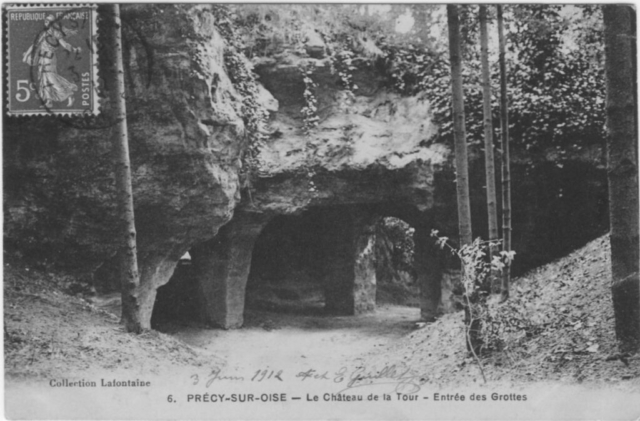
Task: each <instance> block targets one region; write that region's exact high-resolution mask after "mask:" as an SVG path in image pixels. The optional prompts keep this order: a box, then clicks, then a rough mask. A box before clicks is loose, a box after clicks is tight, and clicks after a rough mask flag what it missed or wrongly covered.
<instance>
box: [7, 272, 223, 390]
mask: <svg viewBox="0 0 640 421" xmlns="http://www.w3.org/2000/svg"><path fill="white" fill-rule="evenodd" d="M79 288H80V286H79V284H77V283H75V281H74V279H73V278H72V277H70V276H66V275H61V274H55V273H44V272H42V271H39V270H35V269H33V268H29V267H25V266H23V265H18V264H15V267H14V265H12V264H9V263H5V266H4V352H5V375H6V376H7V378H13V379H19V378H29V379H36V378H53V377H56V376H61V375H64V376H67V377H81V376H82V374H83V373H86V372H87V371H89V370H91V371H94V372H95V371H110V372H112V371H119V370H126V371H128V372H134V373H135V372H141V373H158V372H160V370H164V369H166V368H167V367H169V368H170V367H172V366H175V367H185V366H201V365H203V364H205V363H207V362H211V361H212V359H213V360H215V357H213V356H211V355H206V354H205V353H203V352H202V351H200V350H194V349H192V348H191V347H189V346H188V345H186V344H184V343H183V342H182V341H180V340H178V339H175V338H173V337H171V336H169V335H165V334H162V333H159V332H156V331H149V332H145V333H143V334H141V335H133V334H127V333H125V332H124V329H123V328H122V327H121V326H120V325H119V323H118V317H117V316H115V315H114V314H112V313H110V312H107V311H104V310H102V309H100V308H99V307H97V306H96V305H95V304H93V303H92V302H91V300H90V299H89V298H85V297H84V296H83V295H82V293H81V292H77V293H76V294H75V295H70V293H73V292H76V291H77V290H78V289H79Z"/></svg>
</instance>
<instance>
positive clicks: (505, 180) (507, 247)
mask: <svg viewBox="0 0 640 421" xmlns="http://www.w3.org/2000/svg"><path fill="white" fill-rule="evenodd" d="M497 7H498V44H499V46H500V135H501V136H502V250H503V251H507V252H508V251H511V168H510V162H509V100H508V98H507V66H506V62H505V41H504V25H503V19H502V5H498V6H497ZM510 283H511V265H510V264H509V263H507V265H506V266H505V268H504V269H503V272H502V285H501V292H502V300H503V301H505V300H507V299H508V298H509V284H510Z"/></svg>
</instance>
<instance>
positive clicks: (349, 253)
mask: <svg viewBox="0 0 640 421" xmlns="http://www.w3.org/2000/svg"><path fill="white" fill-rule="evenodd" d="M382 216H393V217H396V218H399V219H402V220H403V221H406V222H407V223H409V224H410V225H411V226H412V227H414V229H415V233H414V243H415V253H416V255H415V262H414V267H415V271H416V275H417V278H418V283H419V287H420V291H421V292H420V303H421V306H420V307H421V317H422V318H423V319H424V320H433V319H435V317H436V316H437V315H438V312H439V311H440V304H441V281H442V276H443V272H444V271H445V266H446V264H445V263H444V262H443V260H442V258H441V256H442V254H443V253H442V252H441V251H440V250H438V249H437V247H436V246H435V242H434V241H433V238H431V237H430V236H429V234H430V230H431V228H433V226H432V224H431V222H432V221H431V220H430V219H429V215H425V214H424V213H423V212H420V211H419V210H418V209H416V208H415V207H411V206H407V205H399V204H384V203H383V204H371V205H331V206H314V207H312V208H309V209H307V210H305V211H304V212H301V213H300V214H298V215H297V216H295V215H279V216H273V215H266V214H260V213H250V212H242V211H236V213H235V215H234V217H233V218H232V219H231V221H230V222H229V223H227V224H226V225H224V226H223V227H222V228H221V229H220V230H219V232H218V234H217V235H216V236H215V237H214V238H213V239H211V240H209V241H206V242H204V243H200V244H197V245H195V246H193V247H192V248H191V249H190V251H189V252H190V255H191V265H190V268H189V272H190V274H189V276H191V277H192V279H193V281H192V282H193V283H194V284H193V285H190V284H187V283H184V284H183V287H184V292H185V293H189V294H191V295H192V297H190V298H189V301H188V303H189V304H188V305H193V306H195V307H197V309H198V310H197V314H198V318H199V320H200V321H202V322H204V323H205V324H208V325H212V326H216V327H221V328H224V329H234V328H239V327H241V326H242V324H243V322H244V310H245V303H246V302H245V301H246V299H247V283H248V281H249V277H250V274H251V273H252V271H253V275H256V273H255V272H256V271H263V272H267V273H262V274H261V275H263V276H264V277H271V278H273V279H275V278H277V277H278V276H281V274H279V273H278V271H279V270H282V269H283V268H284V265H285V264H286V261H287V259H291V258H293V256H294V255H295V254H296V253H297V254H298V258H301V259H303V260H305V261H306V262H305V263H306V264H307V265H309V267H310V271H311V272H313V273H314V276H315V277H316V280H317V282H318V284H320V285H321V288H322V290H323V291H322V292H323V297H324V311H325V312H326V313H328V314H332V315H356V314H362V313H366V312H370V311H374V310H375V306H376V288H377V279H376V269H375V224H376V222H377V221H378V220H379V219H380V218H381V217H382ZM296 221H298V222H296ZM300 221H302V223H300ZM296 223H297V224H298V225H299V226H295V224H296ZM296 229H297V230H301V233H298V235H297V239H296V240H295V241H293V243H292V244H286V241H288V240H287V236H286V235H283V233H286V231H287V230H289V231H292V230H293V231H295V230H296ZM269 236H272V237H274V238H271V239H270V240H269V239H267V240H269V241H265V237H269ZM259 238H261V240H260V241H259ZM265 250H267V251H268V252H265ZM269 271H271V272H272V273H268V272H269ZM179 272H180V271H178V272H177V273H179ZM182 272H184V271H182ZM181 282H182V281H181ZM193 295H195V297H196V298H195V300H194V299H193ZM190 310H192V309H190Z"/></svg>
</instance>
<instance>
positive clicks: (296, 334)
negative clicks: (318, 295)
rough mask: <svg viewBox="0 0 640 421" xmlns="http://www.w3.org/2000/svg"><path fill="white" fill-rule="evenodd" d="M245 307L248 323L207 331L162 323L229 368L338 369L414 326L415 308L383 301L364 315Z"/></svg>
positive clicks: (165, 328) (384, 345) (185, 340)
mask: <svg viewBox="0 0 640 421" xmlns="http://www.w3.org/2000/svg"><path fill="white" fill-rule="evenodd" d="M309 313H312V312H309V311H308V312H306V314H299V313H297V314H296V313H276V312H267V311H257V310H253V311H251V310H250V311H247V313H246V316H245V319H246V322H245V327H243V328H242V329H237V330H228V331H225V330H204V329H202V328H196V327H189V326H187V327H185V326H179V325H164V326H162V327H161V330H162V331H164V332H165V333H168V334H170V335H172V336H174V337H176V338H178V339H180V340H182V341H184V342H186V343H187V344H189V345H191V346H194V347H198V348H202V349H204V350H206V351H207V352H210V353H212V354H214V355H216V356H218V357H221V358H223V359H225V360H226V361H227V367H228V368H233V369H235V368H239V367H261V366H264V365H265V364H266V365H269V366H271V367H278V366H279V367H285V366H286V367H291V366H296V367H300V368H304V366H306V365H308V364H314V365H318V366H322V367H326V368H328V369H329V368H336V367H339V366H341V365H343V364H345V363H347V362H351V361H353V360H354V359H356V358H357V357H359V356H361V355H363V354H365V353H366V352H368V351H371V350H372V349H376V348H377V347H386V346H388V345H390V344H391V343H392V342H394V341H398V340H400V339H401V338H403V337H405V336H407V334H409V333H410V332H412V331H413V329H414V326H415V322H416V321H418V319H419V317H420V310H419V309H417V308H410V307H400V306H382V307H379V308H378V309H377V310H376V312H375V313H370V314H365V315H360V316H344V317H339V316H326V315H322V314H319V312H313V313H316V314H309Z"/></svg>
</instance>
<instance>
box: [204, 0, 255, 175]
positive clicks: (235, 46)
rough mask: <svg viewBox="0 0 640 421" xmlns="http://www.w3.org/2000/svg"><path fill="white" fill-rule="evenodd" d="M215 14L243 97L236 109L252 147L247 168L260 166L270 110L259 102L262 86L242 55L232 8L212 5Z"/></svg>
mask: <svg viewBox="0 0 640 421" xmlns="http://www.w3.org/2000/svg"><path fill="white" fill-rule="evenodd" d="M213 11H214V15H215V17H216V28H217V29H218V32H219V33H220V35H222V37H223V39H224V40H225V41H226V43H227V48H225V51H224V64H225V67H226V69H227V73H228V75H229V79H230V80H231V83H232V84H233V86H234V88H235V89H236V91H237V92H238V93H239V94H240V96H241V97H242V106H241V108H240V109H239V110H236V111H237V112H238V113H239V114H240V115H241V116H242V119H243V122H244V125H245V130H246V135H247V138H248V145H249V149H248V151H247V154H245V155H244V161H245V163H246V164H248V165H246V167H255V166H256V165H257V162H256V160H257V156H258V154H259V153H260V148H261V147H262V146H263V145H264V142H265V139H266V135H265V134H264V127H265V125H266V121H267V118H268V112H267V111H266V110H265V109H264V107H263V106H262V105H261V103H260V101H259V99H258V98H259V95H260V91H259V86H258V82H257V79H256V75H255V74H254V73H253V71H252V69H250V68H249V66H248V61H247V59H246V57H245V56H244V54H243V51H244V50H245V48H246V47H245V45H244V43H243V41H242V39H241V37H240V36H239V35H238V31H237V29H236V25H235V22H234V19H233V16H232V14H231V12H230V10H229V9H228V8H227V7H226V6H224V5H213Z"/></svg>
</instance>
